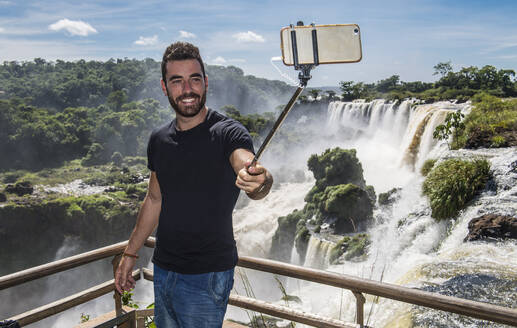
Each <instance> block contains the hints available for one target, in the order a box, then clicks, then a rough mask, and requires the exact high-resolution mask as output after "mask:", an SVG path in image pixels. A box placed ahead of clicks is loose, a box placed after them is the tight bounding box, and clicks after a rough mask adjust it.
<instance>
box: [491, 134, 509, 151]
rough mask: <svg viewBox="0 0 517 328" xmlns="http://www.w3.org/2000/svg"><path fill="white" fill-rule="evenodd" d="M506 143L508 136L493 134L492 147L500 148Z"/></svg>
mask: <svg viewBox="0 0 517 328" xmlns="http://www.w3.org/2000/svg"><path fill="white" fill-rule="evenodd" d="M505 145H506V138H505V137H503V136H493V137H492V147H493V148H499V147H504V146H505Z"/></svg>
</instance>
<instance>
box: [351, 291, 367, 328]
mask: <svg viewBox="0 0 517 328" xmlns="http://www.w3.org/2000/svg"><path fill="white" fill-rule="evenodd" d="M352 293H354V296H355V306H356V318H355V322H356V323H357V324H359V325H360V326H361V327H364V302H366V299H365V298H364V296H363V294H361V293H359V292H354V291H352Z"/></svg>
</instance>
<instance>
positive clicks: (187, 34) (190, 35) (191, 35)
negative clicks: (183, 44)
mask: <svg viewBox="0 0 517 328" xmlns="http://www.w3.org/2000/svg"><path fill="white" fill-rule="evenodd" d="M180 38H181V39H195V38H196V35H195V34H194V33H190V32H187V31H180Z"/></svg>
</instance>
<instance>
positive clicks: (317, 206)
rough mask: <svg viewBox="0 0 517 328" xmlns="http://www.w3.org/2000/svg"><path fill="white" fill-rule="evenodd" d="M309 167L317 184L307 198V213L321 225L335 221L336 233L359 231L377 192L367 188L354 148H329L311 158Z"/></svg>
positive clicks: (308, 163)
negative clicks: (312, 215)
mask: <svg viewBox="0 0 517 328" xmlns="http://www.w3.org/2000/svg"><path fill="white" fill-rule="evenodd" d="M307 165H308V167H309V169H310V170H311V171H312V173H313V174H314V178H316V183H315V184H314V187H312V189H311V190H310V191H309V193H308V194H307V195H306V196H305V201H306V202H307V205H306V207H305V211H306V212H310V213H311V214H314V215H315V216H316V219H317V220H318V222H320V223H322V222H324V221H329V220H335V222H334V223H333V225H334V229H335V232H337V233H343V232H352V231H358V230H359V224H360V223H362V222H364V221H366V220H368V219H369V218H370V217H371V215H372V211H373V203H374V201H375V191H374V190H373V187H371V186H366V183H365V181H364V178H363V168H362V166H361V163H360V162H359V160H358V159H357V156H356V151H355V149H350V150H343V149H340V148H334V149H327V150H325V152H323V154H321V155H319V156H318V155H315V154H313V155H311V157H310V158H309V160H308V162H307ZM372 197H373V198H372Z"/></svg>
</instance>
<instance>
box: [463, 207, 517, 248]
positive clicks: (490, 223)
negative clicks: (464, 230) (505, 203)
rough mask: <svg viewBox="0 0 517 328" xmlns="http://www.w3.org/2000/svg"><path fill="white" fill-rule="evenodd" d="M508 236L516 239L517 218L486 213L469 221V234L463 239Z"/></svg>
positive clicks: (503, 237) (505, 237)
mask: <svg viewBox="0 0 517 328" xmlns="http://www.w3.org/2000/svg"><path fill="white" fill-rule="evenodd" d="M508 238H512V239H517V218H516V217H511V216H507V215H498V214H486V215H483V216H480V217H477V218H474V219H472V220H471V221H470V222H469V234H468V235H467V237H465V241H473V240H480V239H508Z"/></svg>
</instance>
